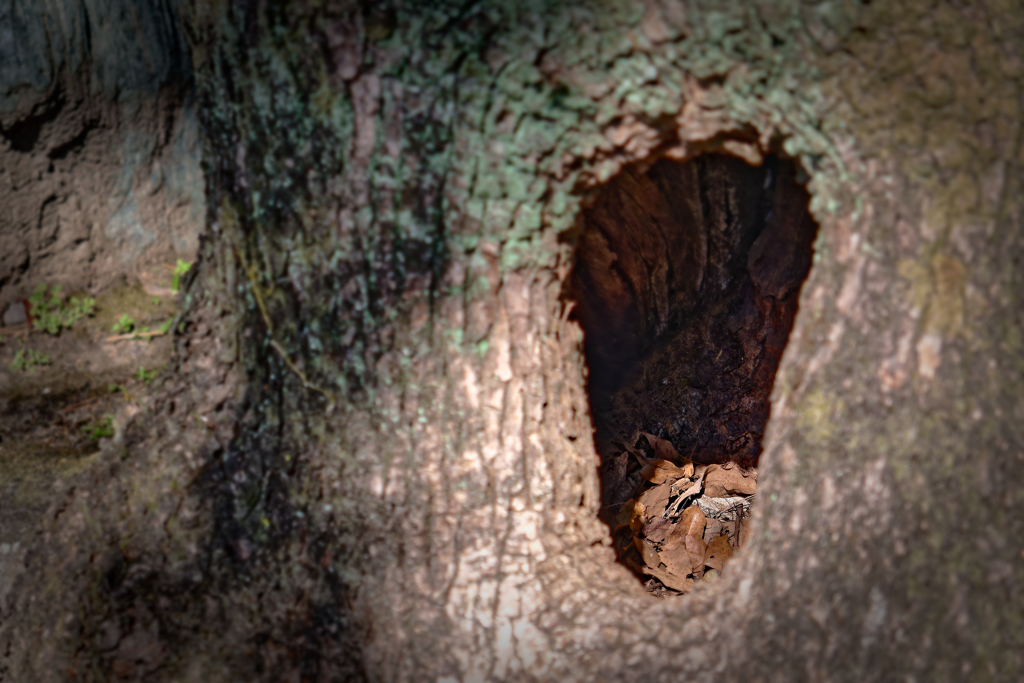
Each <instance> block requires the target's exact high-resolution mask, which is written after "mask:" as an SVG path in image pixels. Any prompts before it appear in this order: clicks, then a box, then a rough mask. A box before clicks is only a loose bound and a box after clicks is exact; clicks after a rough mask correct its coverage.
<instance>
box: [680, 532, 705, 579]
mask: <svg viewBox="0 0 1024 683" xmlns="http://www.w3.org/2000/svg"><path fill="white" fill-rule="evenodd" d="M683 542H684V543H685V546H686V552H687V553H688V554H689V556H690V567H691V568H692V570H693V573H694V574H699V573H700V572H702V571H703V570H704V555H705V554H706V553H707V550H708V544H707V543H705V542H704V538H703V536H698V535H696V534H692V535H688V536H687V537H686V538H685V539H684V541H683Z"/></svg>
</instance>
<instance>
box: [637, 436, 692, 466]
mask: <svg viewBox="0 0 1024 683" xmlns="http://www.w3.org/2000/svg"><path fill="white" fill-rule="evenodd" d="M640 433H641V434H643V435H644V436H646V437H647V443H649V444H651V448H653V449H654V458H655V460H674V461H675V462H680V461H682V460H683V457H682V456H681V455H679V451H677V450H676V447H675V446H673V445H672V444H671V443H670V442H668V441H666V440H665V439H662V438H661V437H658V436H655V435H654V434H648V433H647V432H640Z"/></svg>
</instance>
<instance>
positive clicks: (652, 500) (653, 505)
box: [639, 482, 672, 519]
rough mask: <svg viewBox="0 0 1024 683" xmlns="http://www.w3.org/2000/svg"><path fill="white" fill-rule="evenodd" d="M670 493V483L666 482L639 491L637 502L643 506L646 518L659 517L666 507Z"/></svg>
mask: <svg viewBox="0 0 1024 683" xmlns="http://www.w3.org/2000/svg"><path fill="white" fill-rule="evenodd" d="M670 495H672V484H669V483H667V482H666V483H664V484H659V485H658V486H655V487H654V488H650V489H647V490H646V491H644V492H643V493H641V494H640V498H639V502H640V503H641V504H643V506H644V516H645V517H646V518H647V519H652V518H654V517H660V516H661V514H662V513H663V512H665V508H667V507H668V498H669V496H670Z"/></svg>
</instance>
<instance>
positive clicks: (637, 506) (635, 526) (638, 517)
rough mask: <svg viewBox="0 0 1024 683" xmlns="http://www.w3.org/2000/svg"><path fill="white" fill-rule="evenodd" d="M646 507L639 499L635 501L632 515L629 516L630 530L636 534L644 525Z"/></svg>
mask: <svg viewBox="0 0 1024 683" xmlns="http://www.w3.org/2000/svg"><path fill="white" fill-rule="evenodd" d="M646 510H647V509H646V507H645V506H644V504H643V503H641V502H640V501H639V500H637V501H634V502H633V509H632V516H631V517H630V518H629V530H630V531H632V532H633V535H634V536H636V535H637V534H639V533H640V529H641V527H643V525H644V514H645V512H646Z"/></svg>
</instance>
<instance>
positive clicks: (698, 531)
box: [676, 505, 707, 573]
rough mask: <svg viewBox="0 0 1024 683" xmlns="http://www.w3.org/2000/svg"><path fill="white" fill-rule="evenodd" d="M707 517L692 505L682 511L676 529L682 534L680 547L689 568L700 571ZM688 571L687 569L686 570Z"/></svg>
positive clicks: (705, 548) (705, 547)
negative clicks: (684, 553) (683, 551)
mask: <svg viewBox="0 0 1024 683" xmlns="http://www.w3.org/2000/svg"><path fill="white" fill-rule="evenodd" d="M706 524H707V518H706V517H705V516H704V513H703V512H701V510H700V508H699V507H697V506H696V505H692V506H690V507H688V508H686V509H685V510H684V511H683V516H682V517H681V518H680V520H679V524H678V525H677V527H676V528H677V529H678V530H679V534H680V535H681V536H682V544H681V545H680V547H681V548H683V549H685V550H686V554H687V558H688V560H689V565H690V568H692V569H693V570H694V571H700V570H701V569H703V567H704V552H705V551H706V550H707V544H706V543H704V526H705V525H706ZM687 573H689V571H688V572H687Z"/></svg>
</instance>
